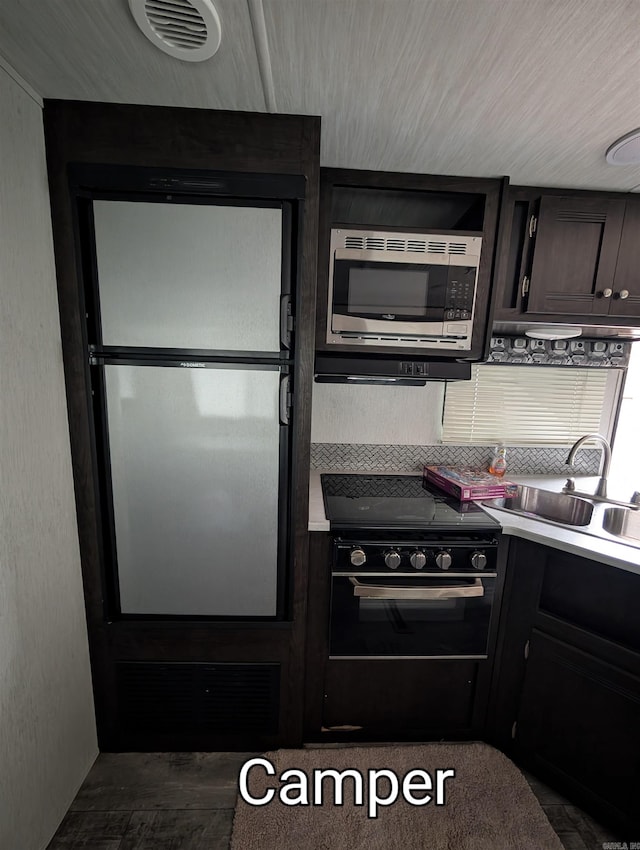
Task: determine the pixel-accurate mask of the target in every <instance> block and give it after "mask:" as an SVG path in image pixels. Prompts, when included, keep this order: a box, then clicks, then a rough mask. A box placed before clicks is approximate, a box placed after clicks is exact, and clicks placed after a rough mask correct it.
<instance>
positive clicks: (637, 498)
mask: <svg viewBox="0 0 640 850" xmlns="http://www.w3.org/2000/svg"><path fill="white" fill-rule="evenodd" d="M630 502H631V504H632V505H640V491H639V490H636V491H635V492H634V494H633V496H632V497H631V499H630Z"/></svg>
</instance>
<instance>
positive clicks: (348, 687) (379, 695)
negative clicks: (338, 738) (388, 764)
mask: <svg viewBox="0 0 640 850" xmlns="http://www.w3.org/2000/svg"><path fill="white" fill-rule="evenodd" d="M484 663H485V662H478V661H471V660H470V661H428V660H416V661H411V660H390V661H377V660H376V661H360V660H358V661H330V662H329V663H328V665H327V668H326V675H325V693H324V709H323V715H322V725H323V731H324V734H325V735H331V734H332V733H338V734H341V733H342V734H344V733H346V732H349V733H351V736H352V737H360V738H362V739H366V740H376V739H377V740H380V739H382V740H400V739H402V738H405V739H407V738H409V739H416V738H417V739H427V738H430V739H434V738H441V737H448V738H452V737H468V736H471V735H472V734H473V732H474V731H476V732H477V731H480V726H481V725H482V719H483V717H482V710H481V709H479V706H478V703H477V701H476V698H477V697H478V679H479V672H480V668H481V665H482V664H484ZM480 679H482V676H480Z"/></svg>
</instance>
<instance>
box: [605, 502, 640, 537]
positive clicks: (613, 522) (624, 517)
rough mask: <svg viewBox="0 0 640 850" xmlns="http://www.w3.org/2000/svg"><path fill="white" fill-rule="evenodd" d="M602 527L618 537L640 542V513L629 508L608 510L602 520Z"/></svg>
mask: <svg viewBox="0 0 640 850" xmlns="http://www.w3.org/2000/svg"><path fill="white" fill-rule="evenodd" d="M602 527H603V528H604V530H605V531H608V532H609V534H615V535H616V537H628V538H630V539H631V540H633V541H636V542H637V541H640V511H634V510H629V509H628V508H607V509H606V511H605V512H604V516H603V518H602Z"/></svg>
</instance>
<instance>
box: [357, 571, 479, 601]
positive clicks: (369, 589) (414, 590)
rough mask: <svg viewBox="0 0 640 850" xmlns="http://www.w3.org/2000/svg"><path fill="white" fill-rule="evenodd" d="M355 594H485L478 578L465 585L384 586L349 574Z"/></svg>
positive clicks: (444, 596) (416, 596)
mask: <svg viewBox="0 0 640 850" xmlns="http://www.w3.org/2000/svg"><path fill="white" fill-rule="evenodd" d="M349 581H350V582H351V584H352V585H353V595H354V596H359V597H361V598H362V599H459V598H461V597H469V596H484V585H483V584H482V581H481V579H479V578H477V579H475V580H474V582H473V584H468V585H465V586H463V587H460V586H459V585H458V586H455V587H451V586H448V587H447V586H443V587H383V586H382V585H379V584H377V585H376V584H362V583H361V582H359V581H358V579H357V578H356V577H355V576H349Z"/></svg>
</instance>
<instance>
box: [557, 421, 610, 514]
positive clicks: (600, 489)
mask: <svg viewBox="0 0 640 850" xmlns="http://www.w3.org/2000/svg"><path fill="white" fill-rule="evenodd" d="M589 440H598V441H599V442H601V443H602V448H603V449H604V460H603V462H602V469H601V470H600V479H599V481H598V486H597V487H596V492H595V495H596V496H600V497H601V498H603V499H606V498H607V478H608V476H609V467H610V466H611V446H610V445H609V441H608V440H607V439H606V438H605V437H603V436H602V434H585V436H584V437H580V439H579V440H577V441H576V442H575V443H574V444H573V446H572V447H571V451H570V452H569V457H568V458H567V460H566V463H567V464H569V466H572V465H573V460H574V458H575V456H576V452H577V451H578V449H580V448H582V446H583V445H584V443H586V442H588V441H589ZM569 481H571V482H572V484H571V485H570V484H569ZM569 481H567V487H566V488H565V489H566V490H567V491H571V490H573V489H575V483H574V482H573V481H572V479H569Z"/></svg>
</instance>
